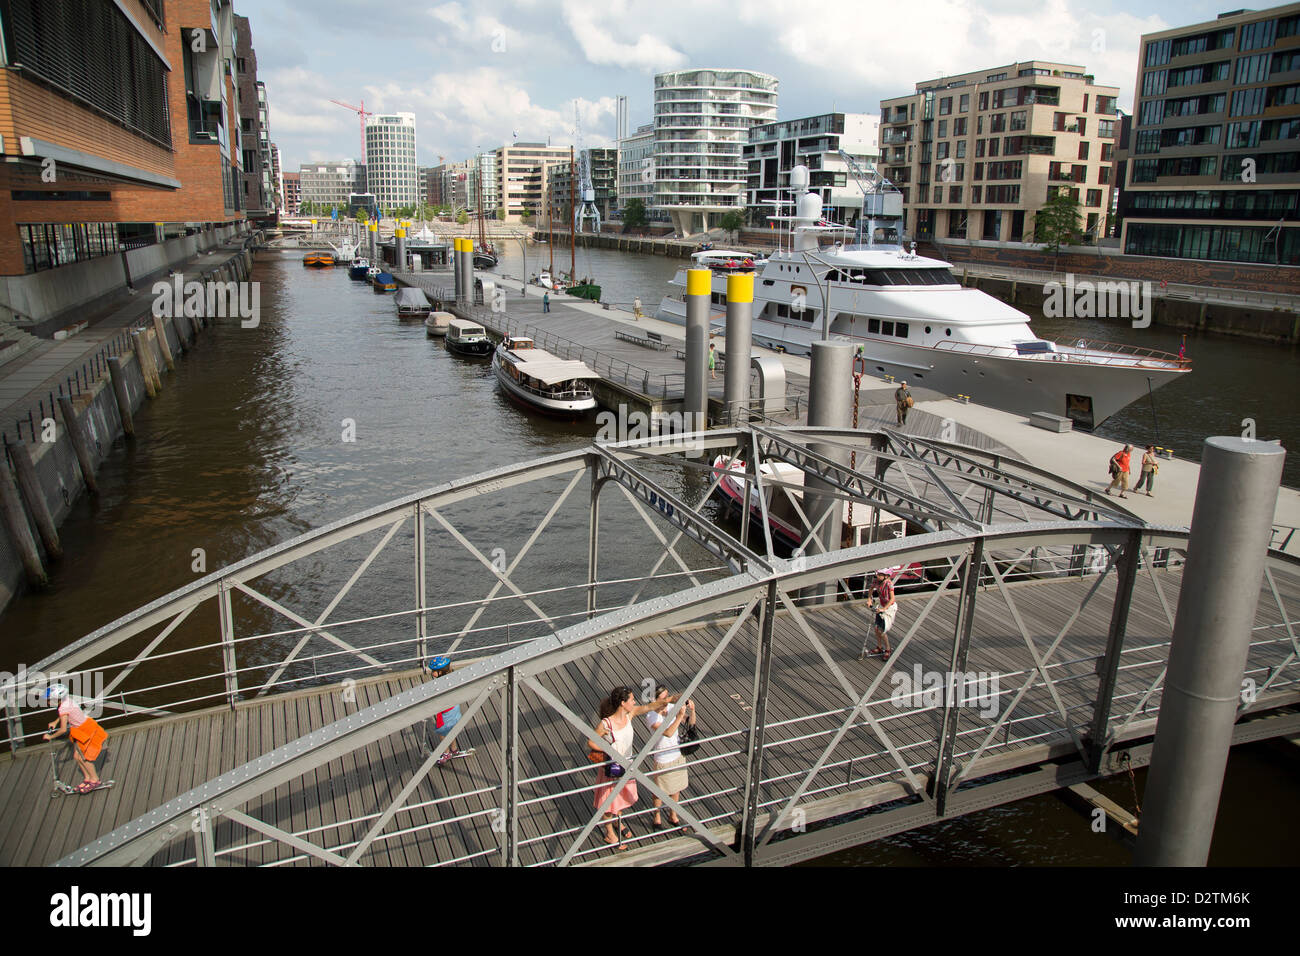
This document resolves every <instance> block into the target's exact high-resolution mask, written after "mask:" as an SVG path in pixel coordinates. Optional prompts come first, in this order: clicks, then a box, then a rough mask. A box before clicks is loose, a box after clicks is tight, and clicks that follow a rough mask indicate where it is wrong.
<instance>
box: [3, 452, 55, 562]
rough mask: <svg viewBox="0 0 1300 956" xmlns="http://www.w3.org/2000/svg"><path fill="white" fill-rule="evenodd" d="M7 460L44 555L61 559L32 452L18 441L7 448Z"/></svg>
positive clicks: (53, 558)
mask: <svg viewBox="0 0 1300 956" xmlns="http://www.w3.org/2000/svg"><path fill="white" fill-rule="evenodd" d="M9 460H10V461H11V462H13V466H14V475H15V476H17V478H18V490H19V491H20V492H22V496H23V500H24V501H26V502H27V508H28V510H29V511H30V512H31V513H32V520H33V521H34V522H35V523H36V531H37V533H38V534H39V535H40V536H41V543H42V544H44V545H45V553H46V554H47V555H49V557H50V559H51V560H53V561H57V560H58V559H59V558H61V557H63V548H62V546H61V545H60V544H59V531H58V529H57V528H56V527H55V526H54V516H53V515H52V514H50V506H49V505H48V504H46V502H45V495H44V494H42V492H41V483H40V480H39V479H38V478H37V477H36V464H35V462H33V461H32V451H31V449H30V448H28V447H27V445H25V444H23V443H22V442H20V441H16V442H13V443H12V444H11V445H10V446H9Z"/></svg>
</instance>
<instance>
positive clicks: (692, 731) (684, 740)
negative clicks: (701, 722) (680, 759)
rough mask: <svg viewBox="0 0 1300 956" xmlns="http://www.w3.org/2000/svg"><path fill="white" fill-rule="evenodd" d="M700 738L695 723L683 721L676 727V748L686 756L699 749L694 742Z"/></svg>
mask: <svg viewBox="0 0 1300 956" xmlns="http://www.w3.org/2000/svg"><path fill="white" fill-rule="evenodd" d="M699 739H700V729H699V727H697V726H696V725H695V724H688V723H684V722H683V724H682V725H681V726H680V727H679V728H677V749H678V750H680V751H681V752H682V753H684V754H686V755H687V756H688V757H689V756H690V755H691V754H693V753H695V751H697V750H699V749H700V745H699V744H698V743H696V741H698V740H699Z"/></svg>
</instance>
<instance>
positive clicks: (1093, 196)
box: [1087, 189, 1101, 207]
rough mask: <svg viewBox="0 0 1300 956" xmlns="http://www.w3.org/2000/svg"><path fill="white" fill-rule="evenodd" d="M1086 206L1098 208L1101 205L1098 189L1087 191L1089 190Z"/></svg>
mask: <svg viewBox="0 0 1300 956" xmlns="http://www.w3.org/2000/svg"><path fill="white" fill-rule="evenodd" d="M1087 205H1089V206H1093V207H1097V206H1100V205H1101V190H1100V189H1089V190H1088V198H1087Z"/></svg>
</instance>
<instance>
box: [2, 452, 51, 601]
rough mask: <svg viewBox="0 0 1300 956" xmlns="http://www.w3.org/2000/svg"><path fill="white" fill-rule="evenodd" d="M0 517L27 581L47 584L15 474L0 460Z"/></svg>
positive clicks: (37, 585)
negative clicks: (15, 480) (16, 484)
mask: <svg viewBox="0 0 1300 956" xmlns="http://www.w3.org/2000/svg"><path fill="white" fill-rule="evenodd" d="M0 519H2V520H3V521H4V526H5V530H6V531H8V532H9V540H11V541H12V542H13V544H14V550H15V551H17V552H18V556H19V558H20V559H21V560H22V563H23V571H24V573H26V575H27V583H28V584H30V585H31V586H32V587H34V588H43V587H45V586H47V585H48V584H49V583H50V582H49V578H48V577H46V575H45V565H44V564H42V563H41V553H40V552H39V551H38V550H37V549H36V539H35V538H33V537H32V529H31V528H30V527H28V525H27V514H26V513H25V512H24V511H23V503H22V500H21V499H20V498H19V497H18V489H17V488H16V487H15V486H14V478H13V474H12V473H11V472H10V471H9V467H8V466H7V465H6V464H4V462H2V461H0Z"/></svg>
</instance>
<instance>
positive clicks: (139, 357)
mask: <svg viewBox="0 0 1300 956" xmlns="http://www.w3.org/2000/svg"><path fill="white" fill-rule="evenodd" d="M147 346H148V343H147V342H146V341H145V338H144V335H142V334H141V333H140V332H139V331H138V330H137V331H135V332H132V333H131V347H132V348H134V349H135V360H136V361H137V362H139V363H140V374H141V376H143V378H144V392H145V394H146V395H148V396H149V397H150V398H155V397H157V395H158V388H157V386H156V385H155V384H154V374H153V362H152V361H151V358H152V357H151V356H150V355H149V350H148V348H147Z"/></svg>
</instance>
